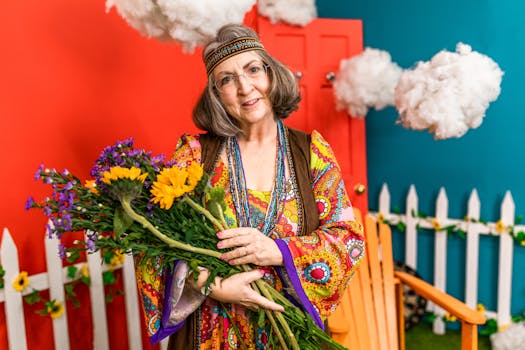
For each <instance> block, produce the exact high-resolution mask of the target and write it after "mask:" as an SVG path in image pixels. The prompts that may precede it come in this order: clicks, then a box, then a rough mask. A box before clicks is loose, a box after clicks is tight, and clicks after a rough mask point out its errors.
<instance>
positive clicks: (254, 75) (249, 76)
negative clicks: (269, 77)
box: [213, 62, 268, 93]
mask: <svg viewBox="0 0 525 350" xmlns="http://www.w3.org/2000/svg"><path fill="white" fill-rule="evenodd" d="M267 69H268V66H266V65H265V64H263V63H262V62H254V63H251V64H250V65H249V66H247V67H246V68H244V73H242V74H232V73H225V74H220V75H219V76H218V77H217V79H215V80H214V81H213V84H214V85H215V88H216V89H217V90H219V91H220V92H222V93H228V92H232V91H234V90H235V89H237V84H238V83H239V78H240V77H241V76H243V77H244V79H246V80H247V82H248V83H254V82H256V81H257V80H259V79H261V78H263V77H265V76H266V71H267Z"/></svg>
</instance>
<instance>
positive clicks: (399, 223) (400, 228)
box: [396, 221, 407, 232]
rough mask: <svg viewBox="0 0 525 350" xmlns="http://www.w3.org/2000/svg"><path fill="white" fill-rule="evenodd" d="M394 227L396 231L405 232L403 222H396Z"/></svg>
mask: <svg viewBox="0 0 525 350" xmlns="http://www.w3.org/2000/svg"><path fill="white" fill-rule="evenodd" d="M396 227H397V229H398V230H399V231H400V232H405V230H406V228H407V227H406V225H405V223H404V222H403V221H400V222H398V223H397V225H396Z"/></svg>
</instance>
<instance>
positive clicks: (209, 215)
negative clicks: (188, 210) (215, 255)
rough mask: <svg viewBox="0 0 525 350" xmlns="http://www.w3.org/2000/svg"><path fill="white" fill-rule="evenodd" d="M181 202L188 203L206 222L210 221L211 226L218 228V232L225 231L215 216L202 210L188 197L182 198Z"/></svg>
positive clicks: (224, 226) (201, 207) (202, 208)
mask: <svg viewBox="0 0 525 350" xmlns="http://www.w3.org/2000/svg"><path fill="white" fill-rule="evenodd" d="M182 201H184V202H186V203H188V204H189V205H190V206H191V207H192V208H193V209H195V210H197V211H198V212H199V213H201V214H202V215H204V216H206V218H207V219H208V220H210V221H211V223H212V224H214V225H215V226H217V227H218V228H219V230H221V231H223V230H226V228H227V227H226V225H223V224H222V223H221V222H220V221H219V220H217V218H216V217H215V216H213V215H212V214H211V213H210V212H209V211H208V210H207V209H206V208H204V207H203V206H201V205H199V204H197V203H196V202H195V201H194V200H193V199H191V198H190V197H188V196H184V197H183V198H182ZM222 221H224V220H222Z"/></svg>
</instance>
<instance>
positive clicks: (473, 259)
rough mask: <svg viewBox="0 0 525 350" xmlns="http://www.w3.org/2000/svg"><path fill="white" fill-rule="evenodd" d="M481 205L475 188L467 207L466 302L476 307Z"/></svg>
mask: <svg viewBox="0 0 525 350" xmlns="http://www.w3.org/2000/svg"><path fill="white" fill-rule="evenodd" d="M480 212H481V205H480V202H479V196H478V191H476V190H473V191H472V193H471V194H470V198H469V200H468V209H467V219H468V223H467V228H466V230H465V232H466V235H467V237H466V238H467V248H466V250H467V252H466V254H467V255H466V263H467V267H466V269H467V272H466V273H465V303H466V304H467V305H468V306H470V307H471V308H476V306H477V303H478V285H479V282H478V275H479V231H480V230H479V223H478V221H479V216H480Z"/></svg>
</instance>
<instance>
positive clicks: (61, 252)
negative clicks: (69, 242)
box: [58, 243, 67, 259]
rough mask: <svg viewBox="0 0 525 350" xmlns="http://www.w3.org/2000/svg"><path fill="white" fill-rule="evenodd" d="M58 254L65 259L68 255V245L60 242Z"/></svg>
mask: <svg viewBox="0 0 525 350" xmlns="http://www.w3.org/2000/svg"><path fill="white" fill-rule="evenodd" d="M58 256H59V257H60V259H65V258H66V257H67V255H66V247H64V245H63V244H62V243H59V244H58Z"/></svg>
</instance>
